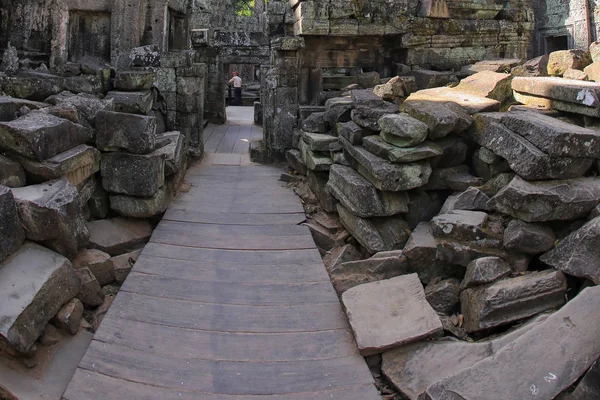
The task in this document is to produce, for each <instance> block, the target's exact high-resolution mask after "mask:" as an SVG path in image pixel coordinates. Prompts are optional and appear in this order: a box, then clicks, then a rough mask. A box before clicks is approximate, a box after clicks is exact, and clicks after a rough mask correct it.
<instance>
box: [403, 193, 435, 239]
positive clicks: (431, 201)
mask: <svg viewBox="0 0 600 400" xmlns="http://www.w3.org/2000/svg"><path fill="white" fill-rule="evenodd" d="M408 197H409V199H410V203H409V204H408V213H407V214H405V215H404V219H406V222H407V223H408V226H410V228H411V229H413V228H415V227H416V226H417V225H418V224H419V223H420V222H423V221H429V220H431V218H433V217H434V216H436V215H437V214H438V213H439V211H440V209H441V208H442V205H443V204H444V197H443V196H441V195H440V193H438V192H435V191H431V192H427V191H425V190H422V189H416V190H411V191H410V192H408Z"/></svg>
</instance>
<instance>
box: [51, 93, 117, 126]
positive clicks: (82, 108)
mask: <svg viewBox="0 0 600 400" xmlns="http://www.w3.org/2000/svg"><path fill="white" fill-rule="evenodd" d="M46 102H47V103H49V104H53V105H56V106H72V107H75V109H76V110H77V115H78V119H79V121H87V123H88V124H90V126H92V127H96V116H97V115H98V113H99V112H100V111H113V110H114V108H115V105H114V101H113V100H112V99H106V98H104V99H99V98H98V97H96V96H94V95H91V94H86V93H79V94H77V95H76V94H74V93H71V92H61V93H59V94H56V95H53V96H50V97H48V98H47V99H46Z"/></svg>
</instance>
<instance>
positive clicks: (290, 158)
mask: <svg viewBox="0 0 600 400" xmlns="http://www.w3.org/2000/svg"><path fill="white" fill-rule="evenodd" d="M285 159H286V161H287V162H288V164H289V165H290V167H292V168H293V169H294V171H296V172H297V173H298V174H300V175H304V176H306V173H307V172H308V171H307V168H306V164H304V160H302V154H301V153H300V152H299V151H298V150H294V149H292V150H286V152H285Z"/></svg>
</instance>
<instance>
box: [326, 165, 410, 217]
mask: <svg viewBox="0 0 600 400" xmlns="http://www.w3.org/2000/svg"><path fill="white" fill-rule="evenodd" d="M327 190H329V191H330V192H331V193H332V194H333V195H334V196H335V197H336V198H337V199H338V200H339V201H340V203H342V205H343V206H344V207H346V208H347V209H348V210H349V211H350V212H352V214H354V215H357V216H359V217H363V218H367V217H384V216H390V215H395V214H400V213H406V212H407V211H408V195H407V194H406V193H405V192H382V191H379V190H377V189H375V187H374V186H373V185H372V184H371V183H370V182H369V181H367V180H366V179H365V178H363V177H362V176H361V175H360V174H359V173H357V172H356V171H354V170H353V169H352V168H349V167H345V166H342V165H333V166H332V167H331V170H330V171H329V181H328V183H327Z"/></svg>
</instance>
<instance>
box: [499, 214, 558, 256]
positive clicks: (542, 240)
mask: <svg viewBox="0 0 600 400" xmlns="http://www.w3.org/2000/svg"><path fill="white" fill-rule="evenodd" d="M555 241H556V237H555V236H554V232H552V229H551V228H549V227H547V226H544V225H539V224H530V223H527V222H523V221H520V220H518V219H514V220H512V221H510V223H509V224H508V226H507V227H506V230H505V231H504V247H505V248H506V249H508V250H512V251H516V252H519V253H523V254H541V253H544V252H546V251H548V250H550V249H551V248H552V246H554V242H555Z"/></svg>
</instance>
